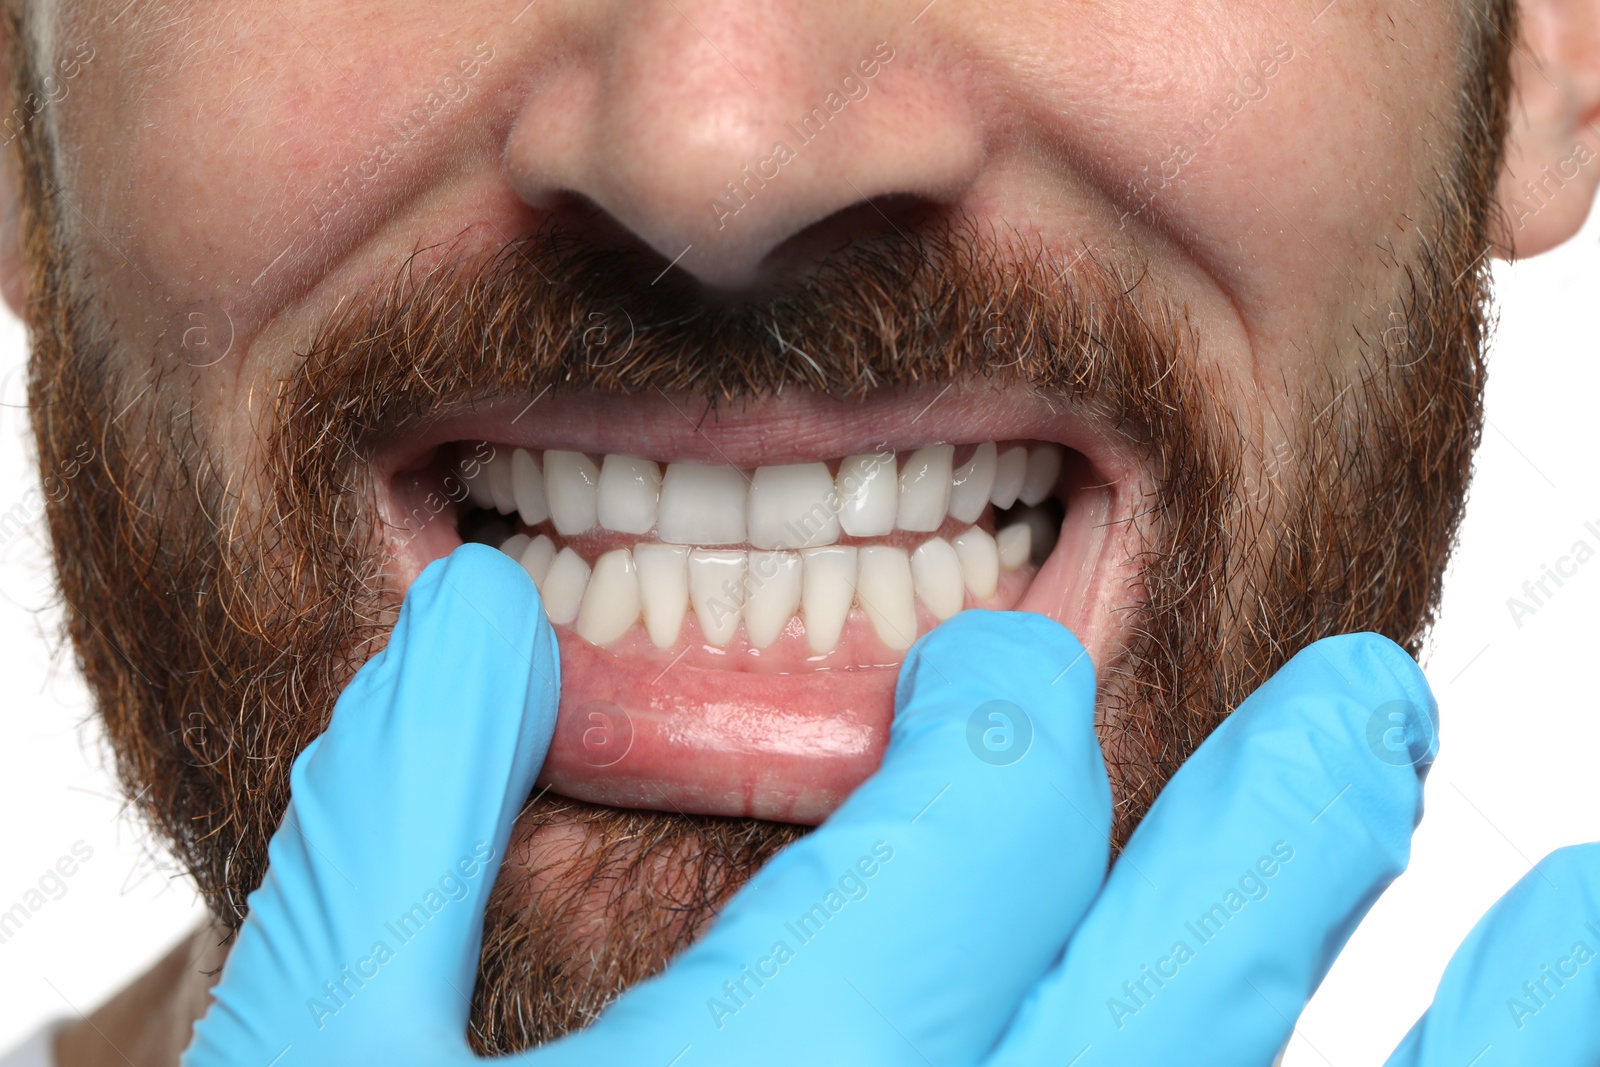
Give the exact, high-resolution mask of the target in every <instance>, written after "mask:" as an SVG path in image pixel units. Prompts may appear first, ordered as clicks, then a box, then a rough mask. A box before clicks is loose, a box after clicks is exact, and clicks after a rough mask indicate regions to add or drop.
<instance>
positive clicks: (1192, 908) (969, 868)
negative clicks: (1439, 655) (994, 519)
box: [183, 545, 1433, 1067]
mask: <svg viewBox="0 0 1600 1067" xmlns="http://www.w3.org/2000/svg"><path fill="white" fill-rule="evenodd" d="M557 671H558V660H557V652H556V644H555V639H554V637H553V635H552V633H551V630H550V627H549V625H548V624H547V622H546V621H545V617H544V612H543V611H542V609H541V607H540V605H539V602H538V598H537V594H536V592H535V590H534V588H533V584H532V583H531V582H530V581H529V580H528V579H527V577H526V575H525V574H524V573H523V571H522V569H521V568H520V567H519V566H517V564H516V563H515V562H513V561H512V560H510V559H509V558H507V557H505V556H503V555H502V554H500V553H498V552H495V551H493V550H491V549H487V548H484V547H482V546H474V545H468V546H464V547H462V548H460V549H458V550H457V551H456V552H455V553H453V554H452V555H451V556H450V557H449V558H448V559H445V560H440V561H436V562H435V563H433V564H432V565H430V566H429V567H428V568H427V569H426V570H425V571H424V572H423V574H422V575H421V576H420V577H419V578H418V579H417V581H416V582H415V583H414V584H413V586H412V588H411V590H410V592H409V593H408V595H407V597H406V603H405V606H404V608H403V610H402V612H401V615H400V619H399V621H398V623H397V625H396V627H395V630H394V633H393V635H392V637H391V639H390V641H389V645H388V647H387V648H386V649H385V650H384V651H383V652H382V653H380V654H379V655H377V656H376V657H374V658H373V660H372V661H371V662H369V663H368V664H367V665H366V666H365V667H363V668H362V670H361V671H360V672H359V673H358V675H357V676H356V678H355V680H354V681H353V682H352V683H351V685H350V687H349V688H348V689H347V690H346V692H345V693H344V694H343V696H342V697H341V698H340V700H339V702H338V705H337V707H336V708H335V710H334V714H333V717H332V722H331V724H330V726H329V728H328V730H327V732H326V733H324V734H323V735H322V736H321V737H320V738H318V740H317V741H316V742H314V743H313V744H312V745H310V746H309V747H308V748H307V749H306V751H305V752H304V753H302V754H301V756H300V757H299V758H298V759H297V760H296V762H295V767H294V772H293V777H292V791H293V800H292V801H291V803H290V805H289V808H288V810H287V812H286V814H285V817H284V822H283V825H282V827H281V828H280V829H279V831H278V833H277V835H276V836H275V837H274V839H273V842H272V846H271V869H270V871H269V873H268V875H267V878H266V879H265V881H264V882H263V884H262V886H261V887H260V888H259V889H258V890H257V891H256V892H255V893H253V894H252V895H251V897H250V915H249V917H248V919H247V920H246V922H245V924H244V926H243V928H242V929H241V931H240V933H239V936H238V939H237V943H236V944H235V946H234V948H233V950H232V953H231V954H230V956H229V958H228V961H227V964H226V967H225V968H224V971H223V975H222V978H221V980H220V982H219V983H218V985H217V987H216V989H215V993H214V995H215V1001H214V1003H213V1005H212V1007H211V1010H210V1011H209V1012H208V1013H207V1015H206V1016H205V1018H204V1019H202V1020H201V1022H200V1023H199V1024H198V1025H197V1026H196V1028H195V1035H194V1040H193V1043H192V1044H191V1046H190V1048H189V1049H188V1050H187V1052H186V1053H185V1055H184V1061H183V1062H184V1063H185V1064H186V1065H188V1067H211V1065H222V1064H230V1065H231V1064H255V1065H263V1067H264V1065H267V1064H273V1065H281V1067H289V1065H292V1064H338V1065H341V1067H342V1065H344V1064H348V1063H382V1064H396V1065H406V1064H419V1065H421V1064H426V1065H428V1067H448V1065H451V1064H467V1063H471V1062H475V1059H474V1057H473V1056H472V1055H471V1053H470V1051H469V1049H468V1047H467V1044H466V1040H465V1028H466V1020H467V1014H468V998H469V996H470V994H471V984H472V982H473V978H474V973H475V969H476V965H477V960H478V951H479V940H480V937H481V932H482V915H483V905H484V901H485V899H486V897H487V894H488V891H489V888H490V885H491V884H492V882H493V880H494V877H495V874H496V872H497V871H498V867H499V863H500V859H501V857H502V856H503V854H504V851H505V847H506V842H507V839H508V837H509V835H510V831H511V823H512V820H513V818H514V817H515V815H516V813H517V811H518V810H519V808H520V806H521V804H522V803H523V801H524V800H525V798H526V797H527V795H528V792H529V789H530V786H531V783H532V782H533V780H534V777H535V775H536V774H537V771H538V768H539V765H540V762H541V760H542V759H543V757H544V753H545V749H546V746H547V745H548V743H549V740H550V737H551V733H552V731H553V727H554V721H555V712H556V701H557V692H558V677H557ZM1094 689H1095V687H1094V676H1093V668H1092V666H1091V664H1090V662H1089V660H1088V658H1087V656H1086V655H1085V653H1084V651H1083V649H1082V647H1081V646H1080V645H1079V644H1078V642H1077V641H1076V639H1074V638H1073V636H1072V635H1071V634H1070V633H1069V632H1068V631H1067V630H1065V629H1064V628H1062V627H1061V626H1059V625H1057V624H1056V623H1054V622H1052V621H1050V620H1048V619H1046V618H1044V617H1042V616H1037V615H1027V614H1018V613H990V612H979V611H973V612H965V613H962V614H960V615H957V616H956V617H954V618H953V619H951V620H949V621H948V622H946V623H944V624H943V625H941V626H939V627H938V628H937V629H935V630H934V631H933V632H931V633H930V634H928V635H927V636H925V637H924V638H923V639H922V640H921V641H919V642H918V643H917V645H916V646H915V647H914V648H913V649H912V651H911V653H910V654H909V655H908V657H907V660H906V664H905V666H904V668H903V670H902V672H901V677H900V684H899V688H898V690H897V692H896V717H895V720H894V724H893V727H892V730H891V735H890V741H889V746H888V750H887V752H886V754H885V757H884V762H883V766H882V768H881V769H880V770H879V771H878V772H877V773H876V774H875V775H874V776H873V777H872V778H871V779H869V780H868V781H867V782H866V783H864V784H863V785H862V786H861V787H860V788H859V789H858V790H857V791H856V792H855V793H854V794H852V796H851V797H850V798H849V799H848V800H847V801H846V803H845V804H844V805H843V806H842V807H841V808H840V809H839V810H838V811H837V812H836V813H835V814H834V815H833V816H832V817H830V818H829V819H828V820H827V822H826V823H824V824H823V825H822V826H821V827H819V828H818V829H817V830H816V831H815V832H814V833H812V834H810V835H809V836H807V837H806V838H804V839H803V840H802V841H800V842H798V843H796V844H795V845H793V846H791V847H789V848H788V849H785V850H784V851H783V852H782V853H780V854H779V855H778V856H777V857H776V858H775V859H774V860H773V861H772V862H771V863H770V864H768V865H767V867H766V868H764V869H763V870H762V871H761V872H760V873H759V874H758V875H757V876H756V877H755V878H754V879H752V881H751V882H750V884H749V885H747V886H746V887H745V888H744V889H743V890H742V891H740V892H739V893H738V894H737V895H736V896H735V897H734V898H733V899H732V901H731V902H730V903H729V904H728V906H727V907H726V908H725V910H724V912H723V913H722V914H721V915H720V916H719V918H718V919H717V921H716V922H715V923H714V925H713V926H712V928H711V929H710V930H709V932H708V933H707V934H706V935H705V936H704V937H703V938H702V939H701V940H700V941H699V942H698V943H697V944H695V945H694V946H693V947H692V948H690V949H689V950H688V951H687V952H685V953H684V954H683V955H682V956H681V957H680V958H679V959H678V960H677V961H676V962H675V963H674V964H673V965H672V966H671V967H669V968H668V970H667V971H666V972H664V973H663V974H662V975H661V976H659V977H658V978H656V979H653V980H651V981H649V982H646V983H643V984H641V985H640V986H638V987H636V988H635V989H633V990H632V991H630V992H629V993H627V994H626V995H624V996H623V997H622V998H620V999H619V1000H618V1001H617V1002H616V1003H615V1004H614V1005H613V1006H612V1007H611V1008H610V1009H609V1010H608V1011H606V1012H605V1013H604V1014H603V1015H602V1017H601V1018H600V1019H599V1020H598V1021H597V1022H596V1023H595V1024H594V1025H593V1026H591V1027H590V1028H588V1029H587V1030H584V1031H582V1032H580V1033H577V1034H573V1035H571V1036H569V1037H567V1038H565V1039H563V1040H561V1041H558V1042H555V1043H554V1044H551V1045H549V1046H546V1047H544V1048H541V1049H536V1050H533V1051H531V1052H528V1053H526V1054H523V1055H520V1056H516V1057H508V1059H511V1060H515V1061H518V1062H522V1061H526V1062H528V1063H532V1064H536V1065H539V1067H545V1065H550V1064H568V1063H571V1064H579V1063H581V1064H586V1065H592V1064H613V1063H616V1064H644V1065H651V1064H659V1065H662V1067H666V1065H668V1064H682V1065H683V1067H689V1065H691V1064H695V1063H701V1064H743V1063H750V1062H761V1063H764V1064H785V1063H796V1064H818V1063H848V1064H856V1063H860V1064H872V1065H874V1067H894V1065H898V1064H907V1065H912V1064H928V1063H937V1064H940V1065H941V1067H942V1065H945V1064H957V1065H965V1064H978V1063H987V1064H1007V1065H1009V1064H1027V1065H1030V1067H1032V1065H1034V1064H1038V1063H1045V1062H1051V1063H1062V1064H1068V1063H1072V1064H1081V1065H1085V1067H1087V1065H1092V1064H1095V1063H1117V1064H1123V1063H1129V1064H1143V1063H1154V1062H1182V1063H1185V1064H1197V1065H1198V1064H1213V1063H1214V1064H1228V1065H1230V1067H1234V1065H1238V1064H1265V1063H1267V1062H1269V1061H1270V1060H1271V1058H1272V1056H1273V1055H1274V1053H1275V1052H1276V1051H1277V1050H1278V1049H1279V1048H1281V1047H1282V1045H1283V1044H1284V1042H1285V1041H1286V1039H1287V1037H1288V1034H1289V1031H1290V1028H1291V1025H1292V1021H1293V1020H1294V1019H1295V1017H1296V1016H1297V1015H1298V1014H1299V1011H1300V1009H1301V1006H1302V1005H1303V1003H1304V1001H1305V1000H1306V998H1307V997H1308V996H1309V995H1310V993H1311V991H1312V990H1313V989H1314V988H1315V987H1316V985H1317V983H1318V981H1319V980H1320V979H1321V976H1322V975H1323V973H1324V972H1325V970H1326V968H1327V967H1328V965H1329V964H1330V962H1331V961H1332V959H1333V957H1334V956H1335V955H1336V954H1337V952H1338V950H1339V948H1340V947H1341V946H1342V945H1343V943H1344V941H1345V940H1346V938H1347V937H1348V935H1349V933H1350V932H1351V930H1352V929H1353V928H1354V926H1355V924H1356V922H1357V921H1358V920H1359V919H1360V918H1361V916H1362V915H1363V914H1364V913H1365V911H1366V909H1367V908H1368V906H1370V904H1371V903H1372V901H1373V900H1374V899H1375V898H1376V897H1377V895H1378V894H1379V892H1381V891H1382V889H1383V887H1384V886H1385V885H1387V883H1388V882H1389V881H1390V880H1391V879H1392V878H1393V877H1394V876H1395V875H1396V874H1398V873H1399V871H1400V870H1401V869H1402V868H1403V867H1404V866H1405V863H1406V860H1407V856H1408V852H1409V841H1410V834H1411V831H1412V828H1413V826H1414V825H1415V822H1416V820H1417V818H1418V816H1419V814H1420V800H1421V787H1420V782H1419V777H1418V775H1419V772H1418V767H1419V766H1425V765H1426V762H1427V760H1428V759H1429V758H1431V752H1430V750H1429V749H1428V748H1427V746H1419V747H1417V748H1416V749H1415V750H1414V751H1413V750H1409V749H1406V747H1405V745H1404V744H1402V745H1400V746H1399V751H1400V758H1398V759H1397V758H1395V753H1394V751H1393V750H1392V747H1391V748H1384V747H1383V746H1382V745H1375V744H1373V743H1372V741H1371V738H1372V736H1373V734H1372V730H1371V729H1370V727H1371V725H1372V724H1373V723H1378V724H1379V726H1380V727H1387V726H1388V724H1389V723H1390V720H1391V717H1392V716H1395V715H1399V716H1400V720H1399V721H1402V722H1421V721H1422V720H1423V719H1424V718H1426V719H1428V720H1429V721H1431V717H1432V714H1433V711H1432V709H1433V702H1432V698H1431V697H1430V695H1429V694H1428V691H1427V688H1426V685H1425V683H1424V681H1423V679H1422V675H1421V673H1420V671H1418V669H1417V667H1416V665H1415V664H1414V663H1412V662H1411V660H1410V658H1409V657H1407V656H1406V655H1405V654H1404V653H1403V652H1402V651H1401V650H1400V649H1398V648H1397V647H1395V646H1394V645H1392V644H1391V643H1389V642H1387V641H1385V640H1383V639H1381V638H1377V637H1373V636H1370V635H1358V636H1350V637H1340V638H1333V639H1330V640H1326V641H1322V642H1319V643H1317V644H1316V645H1314V646H1312V647H1311V648H1309V649H1307V650H1306V651H1304V652H1302V653H1301V654H1300V655H1298V656H1296V657H1295V659H1294V660H1293V661H1291V662H1290V663H1289V664H1288V665H1287V666H1286V667H1285V668H1284V669H1283V670H1282V671H1280V672H1279V673H1278V674H1277V675H1276V676H1275V677H1274V678H1273V679H1272V680H1271V681H1269V682H1268V683H1267V684H1266V685H1264V686H1263V687H1262V688H1261V689H1260V690H1259V691H1258V692H1257V693H1255V694H1254V695H1253V696H1252V697H1251V698H1250V699H1249V700H1247V701H1246V702H1245V703H1244V704H1243V705H1242V706H1241V707H1240V708H1239V709H1238V711H1237V712H1236V713H1235V714H1234V715H1233V716H1232V717H1231V718H1230V719H1229V720H1228V721H1227V722H1225V723H1224V724H1223V725H1222V726H1221V727H1220V728H1219V729H1217V730H1216V731H1215V732H1214V733H1213V735H1212V736H1211V737H1210V738H1209V739H1208V740H1207V741H1206V742H1205V744H1204V745H1202V746H1201V748H1200V750H1199V751H1198V752H1197V753H1196V754H1195V755H1194V756H1193V758H1191V759H1190V760H1189V761H1188V762H1187V763H1186V764H1185V765H1184V767H1183V768H1182V769H1181V770H1180V771H1179V773H1178V774H1177V775H1176V776H1175V777H1174V778H1173V780H1172V781H1171V783H1170V784H1169V785H1168V787H1167V789H1166V790H1165V792H1164V793H1163V794H1162V796H1161V797H1160V798H1159V800H1158V801H1157V802H1156V804H1155V805H1154V807H1153V808H1152V809H1151V811H1150V814H1149V816H1148V817H1147V818H1146V820H1145V821H1144V822H1143V823H1142V824H1141V826H1140V827H1139V829H1138V831H1137V832H1136V833H1135V834H1134V835H1133V838H1132V840H1131V841H1130V842H1129V844H1128V847H1127V848H1126V850H1125V851H1124V852H1123V854H1122V856H1121V857H1120V858H1119V860H1118V862H1117V863H1116V865H1115V866H1114V867H1113V868H1112V870H1111V872H1110V874H1109V877H1108V876H1107V875H1106V870H1105V867H1106V857H1107V852H1108V833H1109V828H1110V814H1111V812H1110V807H1111V801H1110V791H1109V788H1108V784H1107V779H1106V774H1105V770H1104V767H1103V765H1102V762H1101V756H1100V748H1099V745H1098V743H1097V740H1096V735H1095V732H1094V728H1093V720H1094ZM1418 733H1419V734H1421V733H1426V734H1427V736H1428V738H1430V739H1431V736H1432V734H1431V732H1428V731H1418ZM1382 735H1383V729H1380V730H1379V731H1378V736H1382ZM1405 736H1406V735H1405V734H1404V733H1402V734H1401V737H1402V738H1404V737H1405ZM417 905H421V907H422V908H423V910H424V912H425V913H426V914H425V915H419V914H418V913H417V911H416V906H417ZM817 905H821V906H822V913H816V912H815V911H814V909H815V907H816V906H817ZM823 913H825V915H824V914H823ZM808 914H817V915H818V917H817V918H814V919H813V926H814V927H815V926H820V929H819V930H817V931H816V932H815V933H812V934H811V935H810V936H809V937H807V938H806V939H805V940H801V939H800V938H799V937H798V936H796V934H795V932H794V930H793V929H791V927H792V926H793V924H794V923H795V922H796V921H797V920H799V919H800V918H801V917H802V916H806V915H808ZM407 915H411V916H413V923H414V925H415V927H416V930H415V931H414V932H413V933H412V936H410V937H408V938H406V939H405V940H403V941H402V940H401V939H400V938H398V937H397V936H396V934H395V929H394V927H393V924H394V923H395V922H396V921H397V920H398V919H400V917H402V916H407ZM408 929H409V928H408ZM780 945H782V946H783V947H782V948H781V949H780V948H779V946H780ZM757 974H759V975H760V976H761V978H760V980H759V981H758V980H756V979H755V978H752V977H750V976H751V975H757ZM730 983H731V987H730ZM730 988H732V990H733V993H732V995H730V992H729V990H730ZM330 994H337V996H333V995H330ZM319 1004H320V1007H319V1006H318V1005H319ZM719 1005H720V1006H719ZM330 1009H331V1010H330Z"/></svg>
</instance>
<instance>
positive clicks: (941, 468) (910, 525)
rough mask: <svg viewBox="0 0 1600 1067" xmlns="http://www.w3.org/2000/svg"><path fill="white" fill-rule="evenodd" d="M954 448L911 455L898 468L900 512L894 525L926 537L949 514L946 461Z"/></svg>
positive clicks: (934, 447)
mask: <svg viewBox="0 0 1600 1067" xmlns="http://www.w3.org/2000/svg"><path fill="white" fill-rule="evenodd" d="M955 454H956V449H955V446H954V445H931V446H929V447H928V448H919V449H917V450H916V451H915V452H913V453H911V458H910V459H908V460H906V461H905V464H904V465H902V466H901V468H900V512H899V515H898V516H897V517H896V519H895V525H896V526H898V527H900V529H902V530H915V531H918V532H921V533H927V532H929V531H932V530H937V529H938V528H939V524H940V523H942V522H944V517H945V513H946V512H948V511H949V510H950V461H951V459H952V458H953V457H954V456H955Z"/></svg>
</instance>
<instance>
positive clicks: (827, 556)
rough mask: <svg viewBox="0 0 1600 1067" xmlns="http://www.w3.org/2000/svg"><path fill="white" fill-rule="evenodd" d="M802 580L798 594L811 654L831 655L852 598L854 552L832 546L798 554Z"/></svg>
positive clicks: (848, 612) (844, 546) (847, 548)
mask: <svg viewBox="0 0 1600 1067" xmlns="http://www.w3.org/2000/svg"><path fill="white" fill-rule="evenodd" d="M800 558H801V560H802V563H803V565H804V569H805V577H804V580H803V582H802V587H803V588H802V590H801V594H800V603H801V608H800V610H801V612H802V613H803V617H804V618H805V623H806V641H807V642H808V643H809V644H810V645H811V651H813V652H816V653H819V654H820V653H825V652H832V651H833V650H834V649H835V648H837V647H838V645H839V635H840V634H841V633H842V632H843V631H844V623H845V620H846V619H848V618H849V617H850V602H851V601H852V600H854V599H855V595H856V548H855V546H854V545H832V546H829V547H828V548H808V549H806V550H805V551H804V552H802V553H800Z"/></svg>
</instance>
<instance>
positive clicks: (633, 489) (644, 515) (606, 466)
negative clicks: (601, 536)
mask: <svg viewBox="0 0 1600 1067" xmlns="http://www.w3.org/2000/svg"><path fill="white" fill-rule="evenodd" d="M597 496H598V501H599V503H598V506H597V508H596V511H597V518H599V520H600V525H601V526H604V527H605V528H606V529H608V530H615V531H616V532H617V533H630V534H642V533H649V532H650V531H651V530H653V529H654V528H655V525H656V505H657V503H658V502H659V501H660V499H661V468H660V467H658V466H656V465H655V464H654V463H652V462H651V461H650V460H648V459H640V458H639V457H638V456H607V457H606V458H605V459H604V460H602V461H601V464H600V488H599V492H598V494H597Z"/></svg>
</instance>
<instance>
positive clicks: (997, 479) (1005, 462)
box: [989, 445, 1028, 510]
mask: <svg viewBox="0 0 1600 1067" xmlns="http://www.w3.org/2000/svg"><path fill="white" fill-rule="evenodd" d="M1027 477H1028V450H1027V449H1026V448H1024V447H1023V446H1022V445H1017V446H1016V447H1015V448H1008V449H1006V450H1005V451H1004V452H1002V453H1000V456H999V458H998V459H996V460H995V468H994V491H993V492H992V493H991V494H990V496H989V501H990V503H992V504H994V506H995V507H997V508H1000V509H1002V510H1004V509H1005V508H1009V507H1010V506H1011V505H1012V504H1015V503H1016V502H1017V494H1018V493H1020V492H1022V483H1023V481H1024V480H1025V479H1026V478H1027Z"/></svg>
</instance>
